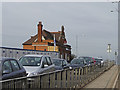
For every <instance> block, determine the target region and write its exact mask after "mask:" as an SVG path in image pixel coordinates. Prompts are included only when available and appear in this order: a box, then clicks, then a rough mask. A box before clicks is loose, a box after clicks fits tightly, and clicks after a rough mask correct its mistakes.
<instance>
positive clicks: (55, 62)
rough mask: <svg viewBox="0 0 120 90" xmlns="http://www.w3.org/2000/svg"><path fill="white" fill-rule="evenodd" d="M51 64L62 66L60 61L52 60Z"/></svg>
mask: <svg viewBox="0 0 120 90" xmlns="http://www.w3.org/2000/svg"><path fill="white" fill-rule="evenodd" d="M53 63H54V64H55V66H62V60H59V59H53Z"/></svg>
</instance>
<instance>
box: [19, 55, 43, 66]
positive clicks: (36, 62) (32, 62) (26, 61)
mask: <svg viewBox="0 0 120 90" xmlns="http://www.w3.org/2000/svg"><path fill="white" fill-rule="evenodd" d="M19 61H20V63H21V64H22V65H23V66H40V64H41V57H22V58H20V60H19Z"/></svg>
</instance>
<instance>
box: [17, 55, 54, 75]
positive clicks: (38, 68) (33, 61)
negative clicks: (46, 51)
mask: <svg viewBox="0 0 120 90" xmlns="http://www.w3.org/2000/svg"><path fill="white" fill-rule="evenodd" d="M19 61H20V62H21V64H22V65H23V67H24V68H25V70H26V72H27V73H28V76H33V75H38V74H41V73H47V72H52V71H54V70H55V66H54V64H53V62H52V59H51V57H50V56H48V55H25V56H23V57H21V58H20V59H19Z"/></svg>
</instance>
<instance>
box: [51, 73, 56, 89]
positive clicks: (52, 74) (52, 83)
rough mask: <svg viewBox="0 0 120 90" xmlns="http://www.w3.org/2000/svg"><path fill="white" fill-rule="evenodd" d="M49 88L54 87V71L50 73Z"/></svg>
mask: <svg viewBox="0 0 120 90" xmlns="http://www.w3.org/2000/svg"><path fill="white" fill-rule="evenodd" d="M50 88H55V73H51V74H50Z"/></svg>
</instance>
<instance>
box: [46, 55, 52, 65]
mask: <svg viewBox="0 0 120 90" xmlns="http://www.w3.org/2000/svg"><path fill="white" fill-rule="evenodd" d="M47 62H48V65H52V62H51V59H50V57H47Z"/></svg>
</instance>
